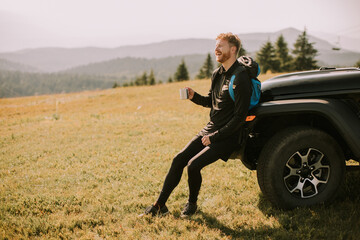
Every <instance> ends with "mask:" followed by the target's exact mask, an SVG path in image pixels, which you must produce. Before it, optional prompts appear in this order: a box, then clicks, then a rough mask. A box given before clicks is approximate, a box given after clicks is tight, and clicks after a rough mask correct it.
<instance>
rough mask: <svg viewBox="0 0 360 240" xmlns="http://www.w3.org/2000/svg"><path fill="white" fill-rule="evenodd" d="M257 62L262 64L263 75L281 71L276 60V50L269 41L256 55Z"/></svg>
mask: <svg viewBox="0 0 360 240" xmlns="http://www.w3.org/2000/svg"><path fill="white" fill-rule="evenodd" d="M256 61H257V62H258V63H259V64H260V67H261V72H262V73H266V72H267V71H268V70H270V71H272V72H278V71H279V66H280V62H279V61H278V60H277V59H276V55H275V48H274V47H273V45H272V43H271V42H270V41H267V42H266V43H265V44H264V45H263V46H262V48H261V49H260V51H259V52H257V53H256Z"/></svg>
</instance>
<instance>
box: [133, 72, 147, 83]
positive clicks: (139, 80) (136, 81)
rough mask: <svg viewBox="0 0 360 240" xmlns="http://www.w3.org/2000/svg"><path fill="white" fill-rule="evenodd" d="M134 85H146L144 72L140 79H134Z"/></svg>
mask: <svg viewBox="0 0 360 240" xmlns="http://www.w3.org/2000/svg"><path fill="white" fill-rule="evenodd" d="M135 85H136V86H141V85H147V74H146V72H144V73H143V75H141V77H136V79H135Z"/></svg>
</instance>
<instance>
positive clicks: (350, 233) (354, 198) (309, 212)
mask: <svg viewBox="0 0 360 240" xmlns="http://www.w3.org/2000/svg"><path fill="white" fill-rule="evenodd" d="M359 186H360V171H356V172H347V173H346V179H345V182H344V184H343V188H342V189H341V190H340V194H339V196H338V197H337V199H335V201H334V202H332V203H331V204H330V205H317V206H312V207H302V208H296V209H294V210H291V211H284V210H280V209H277V208H275V207H274V206H273V205H272V204H271V203H270V202H269V201H268V200H267V199H265V198H264V196H263V195H262V194H260V196H259V197H260V201H259V205H258V207H259V209H260V210H261V211H262V212H263V213H264V214H265V215H266V216H268V217H271V216H272V217H275V219H276V220H277V221H278V222H279V223H280V225H281V227H282V228H283V229H286V230H287V231H288V232H289V233H291V235H292V239H359V238H358V236H359V234H360V187H359Z"/></svg>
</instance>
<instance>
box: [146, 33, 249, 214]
mask: <svg viewBox="0 0 360 240" xmlns="http://www.w3.org/2000/svg"><path fill="white" fill-rule="evenodd" d="M240 46H241V42H240V39H239V38H238V36H236V35H234V34H232V33H222V34H220V35H218V36H217V38H216V47H215V55H216V61H218V62H219V63H221V66H220V67H219V68H218V69H216V70H215V71H214V72H213V75H212V77H211V87H210V91H209V93H208V95H207V96H201V95H199V94H198V93H196V92H195V91H194V90H193V89H191V88H187V89H188V92H189V99H190V100H191V101H192V102H194V103H196V104H198V105H201V106H203V107H208V108H210V121H209V122H208V124H207V125H206V126H205V127H204V128H203V129H202V130H201V131H200V132H199V133H198V134H197V135H196V136H195V137H194V138H193V139H192V140H191V141H190V142H189V143H188V144H187V145H186V146H185V148H184V149H183V150H182V151H180V153H178V154H177V155H176V156H175V158H174V159H173V162H172V164H171V167H170V170H169V172H168V174H167V176H166V178H165V182H164V185H163V188H162V191H161V193H160V196H159V197H158V199H157V201H156V202H155V203H154V204H153V205H151V206H149V207H148V208H147V209H146V210H145V213H144V214H143V215H147V214H151V215H152V216H156V215H165V214H167V213H168V212H169V210H168V208H167V207H166V205H165V203H166V201H167V200H168V198H169V196H170V194H171V192H172V191H173V190H174V188H175V187H176V186H177V185H178V183H179V182H180V179H181V176H182V173H183V169H184V168H185V167H186V166H187V171H188V184H189V199H188V202H187V203H186V205H185V207H184V209H183V210H182V212H181V216H183V217H186V216H190V215H192V214H194V213H195V212H196V210H197V199H198V195H199V191H200V187H201V182H202V177H201V173H200V171H201V169H202V168H204V167H205V166H207V165H209V164H211V163H213V162H215V161H217V160H219V159H222V160H224V161H227V160H228V158H229V157H230V155H231V153H232V152H233V151H234V150H235V149H236V147H237V146H238V142H239V135H240V130H241V126H242V125H243V124H244V122H245V119H246V115H247V112H248V109H249V105H250V97H251V80H250V78H249V76H248V74H247V72H246V70H245V68H244V67H243V66H241V65H240V64H239V62H238V61H237V60H236V56H237V53H238V51H239V49H240ZM233 75H235V80H234V85H233V89H234V94H235V101H233V100H232V99H231V97H230V94H229V82H230V78H231V77H232V76H233Z"/></svg>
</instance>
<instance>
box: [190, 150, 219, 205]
mask: <svg viewBox="0 0 360 240" xmlns="http://www.w3.org/2000/svg"><path fill="white" fill-rule="evenodd" d="M218 159H220V154H219V152H218V151H215V150H213V149H211V148H210V147H205V148H204V149H203V150H202V151H201V152H199V153H198V154H196V156H194V157H193V158H192V159H191V160H190V161H189V163H188V165H187V170H188V183H189V192H190V194H189V203H196V202H197V198H198V195H199V191H200V187H201V182H202V177H201V173H200V171H201V169H202V168H204V167H205V166H207V165H209V164H211V163H213V162H215V161H217V160H218Z"/></svg>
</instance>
